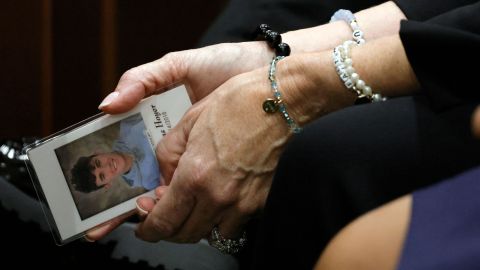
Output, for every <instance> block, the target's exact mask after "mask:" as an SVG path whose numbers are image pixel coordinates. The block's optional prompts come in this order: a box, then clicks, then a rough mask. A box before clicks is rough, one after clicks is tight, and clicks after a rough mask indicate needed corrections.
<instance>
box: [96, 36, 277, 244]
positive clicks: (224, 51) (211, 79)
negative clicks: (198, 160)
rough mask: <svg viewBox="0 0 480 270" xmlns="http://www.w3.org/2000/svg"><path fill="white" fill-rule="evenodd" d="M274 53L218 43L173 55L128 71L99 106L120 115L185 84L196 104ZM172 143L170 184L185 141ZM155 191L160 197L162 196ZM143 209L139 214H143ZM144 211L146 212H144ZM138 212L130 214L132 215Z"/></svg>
mask: <svg viewBox="0 0 480 270" xmlns="http://www.w3.org/2000/svg"><path fill="white" fill-rule="evenodd" d="M272 56H273V53H272V51H271V50H270V49H268V47H267V45H266V43H265V42H245V43H231V44H219V45H214V46H209V47H205V48H201V49H195V50H187V51H180V52H173V53H169V54H167V55H165V56H164V57H162V58H160V59H158V60H156V61H154V62H151V63H147V64H145V65H141V66H138V67H135V68H132V69H130V70H128V71H127V72H125V73H124V74H123V75H122V77H121V78H120V81H119V83H118V85H117V87H116V89H115V91H114V92H112V93H110V94H109V95H108V96H107V97H106V98H105V100H104V101H103V102H102V104H101V105H100V109H102V110H103V111H104V112H106V113H112V114H115V113H121V112H125V111H128V110H129V109H131V108H133V107H134V106H135V105H136V104H137V103H138V102H139V101H140V100H141V99H143V98H145V97H148V96H150V95H153V94H158V93H161V92H163V91H165V90H168V89H169V88H172V87H173V86H175V85H178V84H185V86H186V87H187V90H188V92H189V96H190V98H191V100H192V102H193V103H196V102H198V101H199V100H201V99H202V98H204V97H206V96H207V95H208V94H210V93H211V92H212V91H213V90H214V89H216V88H217V87H218V86H219V85H221V84H222V83H224V82H225V81H227V80H228V79H230V78H231V77H233V76H235V75H237V74H240V73H242V72H245V71H249V70H253V69H255V68H258V67H261V66H263V65H265V64H266V63H268V61H269V60H270V58H271V57H272ZM199 105H200V103H198V104H196V105H194V106H193V108H192V109H191V110H190V114H194V113H195V112H196V111H198V110H197V109H196V108H197V107H199ZM170 137H171V139H170V144H169V145H168V146H164V149H163V152H166V151H168V152H169V153H168V157H169V160H165V159H164V160H163V163H161V171H162V173H163V171H164V170H165V172H168V173H167V174H165V173H163V178H164V179H165V181H167V182H170V179H171V176H172V173H173V171H174V169H175V168H176V166H177V163H178V160H179V158H180V156H181V155H182V153H183V151H184V141H183V138H174V136H170ZM163 192H164V191H163V189H162V191H161V192H156V194H157V196H159V194H161V193H163ZM140 202H142V203H143V204H145V205H143V207H145V208H146V209H147V210H148V209H151V208H152V207H153V202H152V200H150V199H148V198H143V199H142V200H140ZM141 209H142V208H140V209H139V210H138V211H137V214H140V215H142V210H141ZM144 210H145V209H144ZM134 213H135V212H132V213H130V215H132V214H134ZM128 216H129V215H126V216H122V217H121V218H115V219H114V220H112V221H111V222H109V223H106V224H105V225H102V226H99V227H97V228H95V229H92V230H90V231H89V232H87V238H88V239H89V240H98V239H101V238H102V237H104V236H105V235H106V234H108V233H109V232H110V231H112V230H113V229H115V228H116V227H117V226H118V225H120V224H121V223H123V222H124V221H125V220H126V219H127V218H128Z"/></svg>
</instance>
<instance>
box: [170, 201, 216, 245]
mask: <svg viewBox="0 0 480 270" xmlns="http://www.w3.org/2000/svg"><path fill="white" fill-rule="evenodd" d="M221 211H222V209H218V208H216V207H215V204H212V203H211V202H210V201H207V200H198V201H197V204H195V207H194V209H193V211H192V213H191V214H190V216H189V217H188V219H187V221H185V223H184V224H183V226H182V228H181V229H180V230H179V231H178V232H177V233H175V234H174V235H172V236H171V237H169V238H167V239H165V240H167V241H171V242H177V243H196V242H198V241H200V240H201V239H202V238H204V237H205V235H209V234H210V232H211V231H212V229H213V227H214V226H215V225H216V224H218V223H219V221H220V213H221Z"/></svg>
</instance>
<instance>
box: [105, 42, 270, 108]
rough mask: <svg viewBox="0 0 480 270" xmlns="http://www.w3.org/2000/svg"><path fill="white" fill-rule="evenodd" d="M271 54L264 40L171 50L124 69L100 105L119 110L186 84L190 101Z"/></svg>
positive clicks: (262, 63) (263, 60)
mask: <svg viewBox="0 0 480 270" xmlns="http://www.w3.org/2000/svg"><path fill="white" fill-rule="evenodd" d="M272 56H273V52H272V51H271V50H269V49H268V46H267V44H266V43H265V42H244V43H225V44H219V45H213V46H208V47H205V48H200V49H195V50H187V51H180V52H173V53H169V54H167V55H165V56H164V57H162V58H160V59H158V60H156V61H153V62H150V63H147V64H144V65H141V66H138V67H135V68H132V69H130V70H128V71H127V72H125V73H124V74H123V75H122V77H121V78H120V81H119V82H118V85H117V87H116V89H115V91H114V92H112V93H110V94H109V95H108V96H107V97H106V98H105V99H104V101H103V102H102V104H100V106H99V108H100V109H101V110H103V111H104V112H106V113H112V114H115V113H121V112H125V111H128V110H129V109H131V108H133V107H134V106H135V105H136V104H138V102H139V101H140V100H141V99H143V98H145V97H148V96H150V95H153V94H158V93H161V92H164V91H166V90H168V89H170V88H173V87H174V86H175V85H179V84H185V86H186V88H187V90H188V93H189V96H190V99H191V101H192V103H195V102H197V101H199V100H200V99H202V98H204V97H205V96H207V95H208V94H210V93H211V92H212V91H213V90H215V89H216V88H217V87H218V86H220V85H221V84H222V83H224V82H225V81H227V80H228V79H230V78H231V77H233V76H235V75H237V74H240V73H243V72H247V71H251V70H253V69H256V68H259V67H261V66H264V65H266V64H267V63H268V61H269V60H270V59H271V57H272Z"/></svg>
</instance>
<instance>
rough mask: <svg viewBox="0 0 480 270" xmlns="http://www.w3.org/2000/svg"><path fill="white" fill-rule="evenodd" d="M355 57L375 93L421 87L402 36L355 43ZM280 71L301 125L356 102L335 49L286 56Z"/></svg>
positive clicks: (402, 92) (283, 87)
mask: <svg viewBox="0 0 480 270" xmlns="http://www.w3.org/2000/svg"><path fill="white" fill-rule="evenodd" d="M351 58H352V61H353V67H354V68H355V70H356V72H357V73H358V74H359V75H360V77H361V79H362V80H364V81H365V82H366V84H367V85H369V86H370V87H371V88H372V90H373V92H374V93H380V94H381V95H383V96H386V97H394V96H402V95H409V94H412V93H415V92H416V91H418V89H419V85H418V82H417V80H416V78H415V75H414V73H413V71H412V68H411V66H410V64H409V62H408V59H407V57H406V55H405V51H404V50H403V46H402V43H401V41H400V38H399V36H398V35H391V36H388V37H383V38H380V39H377V40H375V41H372V42H368V43H366V44H364V45H361V46H354V47H353V48H352V51H351ZM277 74H278V75H277V77H278V81H279V87H280V91H283V93H282V94H283V97H284V100H285V103H286V104H287V106H288V108H289V111H290V114H292V116H293V117H294V119H296V120H297V121H298V122H299V124H300V125H304V124H306V123H308V122H310V121H312V120H314V119H315V118H317V117H320V116H322V115H325V114H327V113H330V112H333V111H336V110H339V109H341V108H344V107H347V106H350V105H353V104H354V102H355V99H356V94H355V93H354V92H353V91H351V90H349V89H347V88H346V87H345V85H344V84H343V82H342V81H341V80H340V78H339V75H338V74H337V72H336V70H335V65H334V63H333V60H332V51H331V50H328V51H324V52H320V53H310V54H299V55H295V56H290V57H288V58H285V59H284V60H282V61H280V62H279V63H278V70H277Z"/></svg>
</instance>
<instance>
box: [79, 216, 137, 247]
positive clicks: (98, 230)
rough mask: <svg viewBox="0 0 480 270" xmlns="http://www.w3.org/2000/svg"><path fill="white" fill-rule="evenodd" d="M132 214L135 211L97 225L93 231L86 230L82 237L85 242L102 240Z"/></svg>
mask: <svg viewBox="0 0 480 270" xmlns="http://www.w3.org/2000/svg"><path fill="white" fill-rule="evenodd" d="M133 214H135V210H132V211H128V212H127V213H125V214H123V215H120V216H118V217H116V218H113V219H112V220H110V221H108V222H106V223H104V224H102V225H99V226H97V227H95V228H93V229H90V230H88V231H87V233H86V234H85V236H84V237H85V240H87V241H89V242H94V241H98V240H100V239H102V238H103V237H105V236H106V235H107V234H109V233H110V232H111V231H113V230H114V229H115V228H117V227H118V226H120V224H122V223H124V222H125V221H126V220H127V219H128V218H129V217H130V216H132V215H133Z"/></svg>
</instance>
